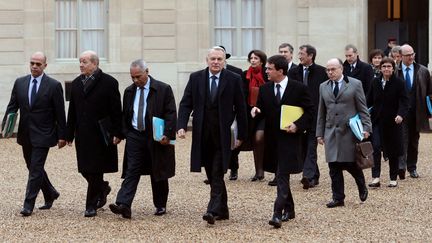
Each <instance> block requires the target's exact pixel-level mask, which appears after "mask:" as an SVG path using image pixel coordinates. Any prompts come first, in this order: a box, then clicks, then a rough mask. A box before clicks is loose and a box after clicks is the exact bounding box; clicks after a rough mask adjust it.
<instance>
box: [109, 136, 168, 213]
mask: <svg viewBox="0 0 432 243" xmlns="http://www.w3.org/2000/svg"><path fill="white" fill-rule="evenodd" d="M150 139H153V138H152V137H151V136H150V135H149V134H148V133H147V132H143V133H142V132H138V131H135V130H132V131H130V132H129V133H128V135H127V138H126V156H127V170H126V175H125V178H124V180H123V182H122V185H121V188H120V190H119V192H118V194H117V199H116V204H125V205H127V206H128V207H131V206H132V201H133V199H134V197H135V194H136V190H137V187H138V183H139V181H140V178H141V175H142V172H143V171H144V170H145V171H152V160H151V157H150V150H149V141H150ZM150 181H151V187H152V193H153V204H154V206H155V207H156V208H165V207H166V204H167V201H168V192H169V187H168V179H166V180H156V179H155V177H154V176H153V174H152V173H151V174H150Z"/></svg>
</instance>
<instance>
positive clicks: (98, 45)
mask: <svg viewBox="0 0 432 243" xmlns="http://www.w3.org/2000/svg"><path fill="white" fill-rule="evenodd" d="M81 10H82V11H81V26H82V32H81V51H85V50H94V51H95V52H96V53H97V54H98V55H99V57H106V53H105V50H106V48H105V44H106V43H105V31H104V25H105V8H104V1H103V0H83V2H82V8H81Z"/></svg>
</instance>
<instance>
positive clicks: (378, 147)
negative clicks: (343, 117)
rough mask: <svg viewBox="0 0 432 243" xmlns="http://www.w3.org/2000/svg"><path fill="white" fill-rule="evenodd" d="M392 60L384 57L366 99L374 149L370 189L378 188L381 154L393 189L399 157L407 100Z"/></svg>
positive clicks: (401, 148) (401, 152)
mask: <svg viewBox="0 0 432 243" xmlns="http://www.w3.org/2000/svg"><path fill="white" fill-rule="evenodd" d="M395 65H396V64H395V62H394V61H393V59H391V58H388V57H385V58H383V59H382V61H381V63H380V70H381V73H382V75H381V76H379V77H376V78H374V79H373V81H372V84H371V85H372V86H371V89H370V91H369V94H368V97H367V105H368V107H372V111H371V119H372V128H373V133H372V144H373V147H374V155H373V156H374V167H373V168H372V178H373V179H372V182H371V183H370V184H369V186H370V187H379V186H380V174H381V151H383V152H384V154H386V155H387V157H388V158H389V168H390V183H389V185H388V186H389V187H396V186H397V181H396V179H397V174H398V157H399V156H400V155H402V154H403V144H402V126H401V123H402V121H403V119H404V118H405V116H406V115H407V112H408V96H407V92H406V89H405V83H404V82H403V81H402V80H401V79H399V78H397V77H396V76H395V75H394V74H393V71H394V70H395Z"/></svg>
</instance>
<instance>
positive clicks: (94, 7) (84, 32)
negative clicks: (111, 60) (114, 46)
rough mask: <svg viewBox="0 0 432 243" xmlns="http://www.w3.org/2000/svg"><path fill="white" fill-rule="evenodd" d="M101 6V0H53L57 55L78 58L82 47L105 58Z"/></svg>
mask: <svg viewBox="0 0 432 243" xmlns="http://www.w3.org/2000/svg"><path fill="white" fill-rule="evenodd" d="M78 1H79V2H78ZM104 6H105V3H104V0H57V1H56V8H57V14H56V53H57V58H77V57H78V55H79V53H81V52H82V51H84V50H94V51H96V53H98V55H99V57H106V49H107V48H106V35H105V20H106V15H105V7H104ZM78 18H79V19H78Z"/></svg>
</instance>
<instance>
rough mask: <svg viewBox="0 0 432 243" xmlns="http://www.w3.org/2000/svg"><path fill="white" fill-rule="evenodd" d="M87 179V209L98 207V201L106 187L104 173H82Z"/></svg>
mask: <svg viewBox="0 0 432 243" xmlns="http://www.w3.org/2000/svg"><path fill="white" fill-rule="evenodd" d="M81 174H82V176H83V177H84V178H85V179H86V180H87V184H88V185H87V196H86V210H89V209H96V208H97V207H96V205H97V202H98V200H99V198H100V196H101V195H102V192H103V190H104V189H105V183H104V180H103V173H86V172H83V173H81Z"/></svg>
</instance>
